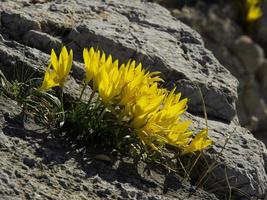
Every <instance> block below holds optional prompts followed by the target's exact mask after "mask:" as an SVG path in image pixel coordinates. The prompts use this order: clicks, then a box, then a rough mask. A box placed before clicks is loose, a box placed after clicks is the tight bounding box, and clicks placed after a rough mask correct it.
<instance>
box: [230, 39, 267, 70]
mask: <svg viewBox="0 0 267 200" xmlns="http://www.w3.org/2000/svg"><path fill="white" fill-rule="evenodd" d="M232 50H233V52H234V54H236V55H237V57H238V58H239V59H240V61H241V63H242V64H243V65H244V66H245V67H246V68H247V71H248V72H250V73H251V74H254V73H255V72H256V71H257V70H258V68H259V67H260V66H261V65H262V63H263V61H264V51H263V49H262V48H261V47H260V46H259V45H258V44H257V43H255V42H253V41H252V39H251V38H250V37H248V36H245V35H242V36H240V37H239V38H238V39H237V40H236V41H235V42H234V45H233V47H232Z"/></svg>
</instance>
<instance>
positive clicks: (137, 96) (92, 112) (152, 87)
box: [39, 47, 212, 155]
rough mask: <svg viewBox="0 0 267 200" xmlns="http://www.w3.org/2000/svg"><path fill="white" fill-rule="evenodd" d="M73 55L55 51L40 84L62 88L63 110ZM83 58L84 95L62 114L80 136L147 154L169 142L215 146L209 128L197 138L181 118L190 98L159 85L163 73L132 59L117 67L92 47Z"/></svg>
mask: <svg viewBox="0 0 267 200" xmlns="http://www.w3.org/2000/svg"><path fill="white" fill-rule="evenodd" d="M72 58H73V53H72V50H70V53H68V51H67V49H66V47H63V49H62V51H61V53H60V55H59V58H57V56H56V54H55V52H54V50H52V52H51V63H50V64H49V66H48V68H47V70H46V72H45V76H44V80H43V83H42V85H41V87H40V88H39V90H40V91H46V90H49V89H51V88H54V87H59V88H60V91H61V103H62V110H61V111H62V112H64V109H63V98H62V96H63V92H62V88H63V86H64V83H65V81H66V78H67V76H68V74H69V72H70V69H71V64H72ZM83 58H84V64H85V71H86V77H85V80H84V86H83V89H82V91H81V95H80V99H79V100H77V102H74V103H73V105H72V106H71V107H72V108H71V109H70V110H67V111H65V113H66V116H65V115H64V122H65V124H66V125H68V123H71V124H75V127H79V129H80V130H79V132H80V133H82V134H81V135H82V136H84V137H87V138H91V139H96V140H100V139H99V138H101V141H102V143H106V144H107V143H108V144H112V145H114V146H121V143H123V142H122V141H127V142H126V143H127V144H129V143H130V145H131V146H134V147H135V149H138V150H140V149H145V151H146V152H153V151H156V152H161V151H162V149H163V148H164V147H165V146H166V145H170V146H173V147H175V148H176V149H177V150H178V151H179V154H180V155H184V154H188V153H193V152H196V151H200V150H202V149H205V148H206V147H208V146H210V145H211V144H212V141H211V140H210V139H209V138H208V130H207V129H204V130H202V131H200V132H199V133H197V134H196V135H195V136H194V135H193V132H192V131H190V130H189V126H190V124H191V121H183V120H181V115H182V114H183V113H184V112H185V110H186V108H187V99H181V93H178V94H176V93H175V91H176V88H173V89H172V91H168V90H167V89H165V88H161V87H159V85H160V83H161V82H162V81H163V80H162V79H161V78H160V77H159V74H160V72H149V71H146V70H144V69H143V67H142V64H141V63H139V64H136V62H135V61H134V60H129V61H128V62H127V63H126V64H121V65H119V61H118V60H113V58H112V56H111V55H109V56H106V54H105V53H103V52H102V53H101V52H100V51H99V50H95V49H94V48H90V49H84V51H83ZM88 84H91V85H92V88H93V92H92V94H91V96H90V98H89V99H88V102H86V103H84V101H82V100H81V99H82V96H83V94H84V91H85V87H86V86H87V85H88ZM94 96H97V99H96V100H93V99H95V98H94ZM109 126H111V127H113V128H112V131H110V127H109ZM114 126H115V127H116V128H114ZM107 134H108V135H107ZM107 138H108V139H107ZM112 138H113V139H112ZM111 141H113V142H111ZM133 141H134V142H133ZM118 144H120V145H118ZM136 147H138V148H136Z"/></svg>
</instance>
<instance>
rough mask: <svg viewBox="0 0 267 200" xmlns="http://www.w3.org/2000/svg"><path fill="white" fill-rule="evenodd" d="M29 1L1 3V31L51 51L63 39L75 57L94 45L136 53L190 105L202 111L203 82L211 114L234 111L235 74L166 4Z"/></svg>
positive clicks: (227, 115) (119, 53)
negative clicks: (174, 86) (173, 14)
mask: <svg viewBox="0 0 267 200" xmlns="http://www.w3.org/2000/svg"><path fill="white" fill-rule="evenodd" d="M25 2H26V1H18V2H16V1H7V2H3V3H2V4H1V10H2V12H1V24H2V29H4V30H3V32H5V34H6V35H7V36H8V37H12V38H14V39H15V40H16V41H17V42H19V43H22V44H25V45H30V46H31V47H34V48H37V49H40V50H42V51H44V52H49V51H50V49H51V47H55V48H56V47H57V46H58V45H57V44H58V41H59V40H60V41H61V42H62V44H65V45H67V46H68V47H70V48H72V49H73V50H74V52H75V59H76V60H77V61H82V60H81V55H82V53H81V52H82V49H83V48H84V47H90V46H94V47H96V48H100V49H102V50H104V51H105V52H107V53H108V54H109V53H112V55H114V57H116V58H118V59H120V60H121V61H122V62H124V61H126V60H128V59H129V58H132V59H136V60H137V61H142V63H143V64H144V66H146V67H149V69H150V70H160V71H161V72H162V73H163V75H164V77H165V79H166V80H168V81H167V83H166V84H168V85H169V87H173V84H174V83H175V84H177V86H178V88H177V89H178V90H179V91H181V92H183V94H184V95H185V96H187V97H189V98H190V99H191V101H189V104H190V107H189V108H190V110H191V111H193V112H196V113H197V112H200V111H202V106H201V99H200V98H199V95H195V94H198V93H197V91H198V87H200V88H201V89H202V90H203V95H204V97H205V101H206V103H207V108H208V109H207V110H208V113H210V115H212V116H214V117H216V118H221V119H225V120H228V121H231V119H232V118H233V117H234V116H235V115H236V112H235V106H234V103H235V101H236V99H237V90H236V88H237V84H238V82H237V80H236V79H235V78H234V77H233V76H232V75H231V74H230V73H229V72H228V71H227V70H226V69H225V68H223V67H222V66H221V65H220V63H219V62H218V61H217V60H216V59H215V58H214V56H213V55H212V53H211V52H210V51H208V50H207V49H205V48H204V44H203V40H202V39H201V37H200V36H199V34H198V33H197V32H195V31H193V30H192V29H190V28H189V27H188V26H186V25H184V24H183V23H181V22H180V21H178V20H175V19H174V18H173V17H172V16H171V15H170V13H169V11H168V10H166V9H164V8H163V7H161V6H159V5H157V4H153V3H144V2H141V1H135V2H132V1H105V2H99V1H87V0H80V1H79V2H76V1H74V0H73V1H68V2H64V3H62V2H61V1H56V2H46V3H25ZM148 10H149V12H148ZM159 13H160V15H159ZM11 24H12V25H11ZM42 32H43V33H42ZM47 34H49V35H50V36H48V35H47ZM36 41H40V42H36ZM44 44H48V45H47V46H46V47H47V48H46V47H45V45H44ZM45 48H46V49H45ZM192 85H194V86H193V87H192Z"/></svg>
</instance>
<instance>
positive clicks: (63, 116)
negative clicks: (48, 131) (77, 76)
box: [60, 88, 65, 122]
mask: <svg viewBox="0 0 267 200" xmlns="http://www.w3.org/2000/svg"><path fill="white" fill-rule="evenodd" d="M63 101H64V96H63V88H60V102H61V108H60V111H61V113H62V118H63V120H62V121H63V122H64V121H65V113H64V105H63Z"/></svg>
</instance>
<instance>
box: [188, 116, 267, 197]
mask: <svg viewBox="0 0 267 200" xmlns="http://www.w3.org/2000/svg"><path fill="white" fill-rule="evenodd" d="M189 118H190V119H192V120H193V121H194V127H198V128H201V129H203V128H205V121H204V119H202V118H199V117H195V116H191V115H190V116H189ZM208 127H209V135H210V136H211V138H212V139H213V141H214V146H212V148H211V149H210V150H209V151H207V152H206V153H205V155H207V156H208V157H210V159H211V161H215V162H216V163H218V166H217V167H216V168H215V169H214V170H213V171H212V174H213V175H211V176H210V177H209V179H208V184H207V186H208V188H209V189H210V190H211V191H214V190H216V192H215V193H216V194H217V195H218V196H220V197H221V198H224V195H225V193H228V192H229V187H233V188H235V189H238V191H237V190H234V189H233V190H232V199H246V196H243V194H245V195H247V196H249V197H250V198H252V197H254V198H256V199H257V198H259V199H261V198H262V199H263V198H264V197H265V195H266V194H267V174H266V170H267V164H266V163H267V150H266V147H265V145H264V144H263V143H262V142H261V141H258V140H257V139H255V138H254V136H253V135H252V134H251V133H250V132H249V131H248V130H246V129H245V128H241V127H240V126H238V125H235V124H234V123H231V124H224V123H222V122H218V121H213V120H209V121H208ZM218 154H221V155H220V156H218ZM217 156H218V157H217ZM226 179H228V181H229V185H230V186H228V183H227V180H226Z"/></svg>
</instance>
